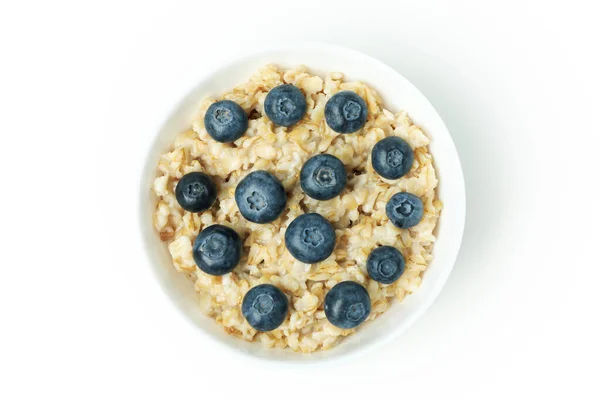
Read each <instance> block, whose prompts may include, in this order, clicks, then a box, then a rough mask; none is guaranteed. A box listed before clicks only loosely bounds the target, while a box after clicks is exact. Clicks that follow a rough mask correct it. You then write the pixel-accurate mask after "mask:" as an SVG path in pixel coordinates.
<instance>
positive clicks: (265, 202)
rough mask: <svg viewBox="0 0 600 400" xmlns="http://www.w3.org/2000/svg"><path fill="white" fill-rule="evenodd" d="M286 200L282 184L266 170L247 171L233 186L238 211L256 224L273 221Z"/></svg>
mask: <svg viewBox="0 0 600 400" xmlns="http://www.w3.org/2000/svg"><path fill="white" fill-rule="evenodd" d="M286 201H287V196H286V193H285V189H284V188H283V185H282V184H281V182H279V180H278V179H277V178H276V177H275V176H274V175H272V174H271V173H269V172H267V171H254V172H251V173H249V174H248V175H246V176H245V177H244V178H243V179H242V180H241V181H240V182H239V183H238V185H237V187H236V188H235V202H236V203H237V206H238V208H239V210H240V213H241V214H242V216H243V217H244V218H246V219H247V220H248V221H250V222H254V223H257V224H266V223H269V222H273V221H275V220H276V219H277V218H278V217H279V216H280V215H281V213H282V212H283V210H284V209H285V204H286Z"/></svg>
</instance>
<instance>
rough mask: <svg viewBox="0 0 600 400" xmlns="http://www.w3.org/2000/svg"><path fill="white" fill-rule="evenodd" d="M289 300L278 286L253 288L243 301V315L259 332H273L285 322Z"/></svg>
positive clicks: (263, 285) (267, 285)
mask: <svg viewBox="0 0 600 400" xmlns="http://www.w3.org/2000/svg"><path fill="white" fill-rule="evenodd" d="M287 312H288V299H287V297H285V294H283V292H282V291H281V290H280V289H279V288H277V287H276V286H273V285H269V284H262V285H258V286H255V287H253V288H252V289H250V290H249V291H248V293H246V295H245V296H244V300H243V301H242V314H244V318H246V321H248V323H249V324H250V326H252V327H253V328H254V329H256V330H257V331H263V332H266V331H272V330H273V329H275V328H277V327H278V326H279V325H281V324H282V322H283V321H284V320H285V317H286V316H287Z"/></svg>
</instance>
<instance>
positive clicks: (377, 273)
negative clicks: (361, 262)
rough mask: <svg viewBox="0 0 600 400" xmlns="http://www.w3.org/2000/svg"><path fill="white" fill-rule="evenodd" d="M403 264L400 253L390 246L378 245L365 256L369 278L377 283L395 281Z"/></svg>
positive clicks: (400, 272) (401, 271) (401, 270)
mask: <svg viewBox="0 0 600 400" xmlns="http://www.w3.org/2000/svg"><path fill="white" fill-rule="evenodd" d="M405 266H406V264H405V262H404V257H403V256H402V253H400V252H399V251H398V249H396V248H395V247H392V246H381V247H378V248H376V249H375V250H373V251H372V252H371V254H369V258H367V272H368V273H369V276H370V277H371V279H373V280H374V281H377V282H379V283H385V284H390V283H394V282H396V281H397V280H398V278H400V275H402V273H403V272H404V267H405Z"/></svg>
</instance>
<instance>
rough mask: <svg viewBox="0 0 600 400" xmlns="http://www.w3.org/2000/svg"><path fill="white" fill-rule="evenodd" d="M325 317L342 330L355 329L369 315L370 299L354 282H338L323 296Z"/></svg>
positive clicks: (362, 288)
mask: <svg viewBox="0 0 600 400" xmlns="http://www.w3.org/2000/svg"><path fill="white" fill-rule="evenodd" d="M324 308H325V316H326V317H327V319H328V320H329V322H331V323H332V324H333V325H335V326H337V327H338V328H342V329H351V328H356V327H357V326H358V325H360V324H361V323H363V322H364V320H365V319H367V317H368V316H369V314H370V313H371V298H370V297H369V293H368V292H367V290H366V289H365V288H364V287H362V286H361V285H359V284H358V283H356V282H352V281H345V282H340V283H338V284H337V285H335V286H334V287H332V288H331V290H330V291H329V292H328V293H327V295H326V296H325V306H324Z"/></svg>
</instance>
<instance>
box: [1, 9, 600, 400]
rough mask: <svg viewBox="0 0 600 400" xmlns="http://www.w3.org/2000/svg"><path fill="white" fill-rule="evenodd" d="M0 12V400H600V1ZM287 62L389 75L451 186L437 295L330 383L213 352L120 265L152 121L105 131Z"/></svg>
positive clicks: (133, 271)
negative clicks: (250, 63) (454, 158)
mask: <svg viewBox="0 0 600 400" xmlns="http://www.w3.org/2000/svg"><path fill="white" fill-rule="evenodd" d="M0 4H1V5H0V44H1V47H0V53H1V55H2V61H0V106H1V108H0V110H1V111H0V124H1V126H0V138H1V140H2V143H1V144H0V149H1V153H2V156H1V157H0V168H1V171H2V175H1V176H2V179H1V182H2V183H1V185H0V188H1V189H0V190H1V194H2V196H1V198H2V200H1V203H0V204H1V205H2V207H1V210H2V211H1V213H0V216H1V219H0V227H1V228H2V229H1V230H0V231H1V232H2V233H3V234H2V245H1V246H2V247H1V257H2V259H1V260H0V339H1V340H0V398H2V399H21V398H23V399H25V398H35V399H41V398H49V397H51V396H57V397H56V398H62V399H71V398H73V399H92V398H93V399H95V398H98V399H107V398H118V399H121V398H168V399H177V398H209V394H208V393H209V392H210V393H213V394H211V395H210V397H218V398H222V397H223V396H225V395H227V396H233V397H232V398H238V399H246V398H250V399H252V398H264V397H265V396H277V397H279V398H302V399H309V398H320V399H324V398H325V399H326V398H344V397H350V398H369V399H371V398H373V399H375V398H400V399H421V398H426V399H439V398H446V397H451V398H460V399H495V398H503V399H505V398H567V399H584V398H598V396H600V389H599V383H598V372H599V370H600V367H599V365H598V363H599V361H598V360H599V359H600V346H599V344H598V343H599V341H600V329H599V320H600V311H599V306H600V296H599V292H600V290H599V286H600V261H599V260H598V257H599V255H598V252H597V250H598V248H599V247H600V235H599V233H598V232H599V230H598V225H599V224H600V218H599V211H598V209H599V207H600V205H599V202H600V200H599V196H598V195H599V190H598V186H599V185H600V179H599V178H598V176H599V173H600V168H599V167H598V162H599V159H600V157H599V154H600V129H599V123H598V115H599V109H600V102H599V100H598V93H599V92H598V91H599V89H600V85H599V78H598V75H599V74H600V63H599V60H598V53H599V50H598V40H597V38H598V37H599V36H600V29H599V26H600V25H599V24H598V18H599V15H600V13H599V10H598V8H597V6H596V5H595V2H583V1H567V2H562V1H561V2H557V1H549V0H547V1H526V0H520V1H508V0H505V1H451V2H450V1H425V0H420V1H416V0H415V1H390V2H384V1H377V0H369V1H360V2H359V1H349V0H346V1H325V0H320V1H311V0H297V1H260V0H253V1H245V2H240V3H239V4H237V3H235V2H234V1H231V0H230V1H226V0H221V1H211V2H201V1H189V2H184V1H175V0H171V1H164V2H159V1H151V0H144V1H113V0H104V1H98V2H90V1H64V0H56V1H19V2H16V1H15V2H8V1H6V2H2V3H0ZM288 40H293V41H298V40H316V41H326V42H331V43H335V44H341V45H346V46H349V47H353V48H355V49H358V50H361V51H363V52H365V53H367V54H369V55H372V56H374V57H376V58H379V59H381V60H382V61H384V62H385V63H388V64H389V65H391V66H392V67H394V68H396V69H397V70H398V71H400V72H401V73H402V74H403V75H404V76H406V77H407V78H408V79H409V80H411V81H412V82H413V83H414V84H415V85H416V86H417V87H418V88H419V89H420V90H421V91H422V92H423V93H424V94H425V95H426V96H427V97H428V98H429V99H430V101H431V102H432V103H433V105H434V106H435V107H436V108H437V110H438V111H439V113H440V115H441V116H442V118H443V119H444V120H445V122H446V124H447V126H448V128H449V130H450V132H451V134H452V135H453V137H454V140H455V142H456V145H457V148H458V151H459V154H460V157H461V161H462V164H463V169H464V173H465V180H466V187H467V202H468V205H467V224H466V232H465V237H464V242H463V246H462V249H461V252H460V255H459V258H458V261H457V263H456V267H455V270H454V272H453V274H452V276H451V277H450V280H449V281H448V283H447V285H446V287H445V288H444V290H443V292H442V293H441V295H440V297H439V298H438V300H437V301H436V302H435V304H434V305H433V306H432V308H431V309H430V310H429V311H428V312H427V313H426V314H425V316H424V317H423V318H421V319H420V320H419V321H418V322H417V323H416V324H415V325H414V326H413V327H412V328H411V329H410V330H409V331H408V332H407V333H406V334H405V335H403V336H402V337H401V338H400V339H398V340H397V342H395V343H392V344H390V345H386V346H384V347H382V348H379V349H377V350H375V351H374V352H373V353H371V354H368V355H366V356H364V357H361V358H359V359H356V360H353V361H352V362H349V363H348V364H346V365H338V366H336V367H335V368H332V367H330V366H319V365H314V366H311V367H308V368H306V367H304V368H298V367H286V366H281V365H268V364H264V363H255V362H251V361H248V360H246V359H238V358H234V357H232V355H231V354H229V353H227V354H222V353H221V352H217V351H216V350H215V349H213V348H211V346H210V345H209V344H208V343H205V342H204V341H202V340H200V339H199V337H198V335H197V333H196V332H195V331H194V330H193V329H192V328H191V327H190V325H189V324H187V322H186V321H184V320H183V319H182V317H180V316H179V314H177V313H175V312H174V311H173V309H172V308H171V307H170V305H169V304H168V299H167V298H166V297H165V296H164V295H163V294H162V293H161V291H160V289H159V286H158V285H157V283H156V282H155V281H154V277H153V276H152V275H151V274H150V273H149V272H148V270H147V268H146V266H145V265H144V262H143V260H141V259H139V258H138V257H137V256H134V255H133V254H134V252H131V251H130V249H131V246H130V245H131V243H136V242H137V239H136V235H137V232H136V231H135V229H134V228H135V227H133V226H132V221H133V220H134V219H135V217H136V216H137V215H134V205H135V200H136V199H134V198H132V197H131V196H129V193H130V191H128V188H129V187H130V186H131V185H133V184H134V183H133V182H136V180H137V176H138V175H137V174H138V172H139V171H138V168H139V164H140V163H139V161H140V159H141V157H143V154H141V152H143V151H144V149H145V148H146V146H147V143H148V141H149V140H150V139H151V137H152V135H153V134H154V132H153V131H151V130H146V129H145V126H153V125H152V123H154V122H157V121H160V120H161V119H162V118H164V117H165V115H148V116H147V118H141V119H140V120H139V124H135V123H133V124H131V126H116V124H115V123H114V121H115V118H114V117H115V116H116V115H123V113H126V112H127V104H132V102H136V101H138V100H139V98H140V97H144V98H146V99H147V98H151V99H152V101H154V102H157V103H155V104H159V103H160V102H161V101H165V107H167V108H166V109H165V113H166V112H167V110H168V107H170V106H171V104H170V103H168V104H167V99H166V98H163V95H162V94H163V93H166V91H168V90H170V89H172V88H170V87H169V82H170V80H169V77H173V78H174V77H176V76H178V75H179V74H186V73H189V71H190V70H192V69H193V70H194V71H195V73H199V72H200V73H201V72H202V71H203V70H206V71H209V70H211V69H213V68H214V67H216V66H217V65H219V64H220V63H222V62H223V61H225V60H227V59H229V58H231V57H232V56H233V55H235V54H236V52H238V51H240V50H241V49H244V50H246V51H247V50H248V49H251V48H252V47H253V46H256V45H259V44H265V43H267V44H276V43H285V42H286V41H288ZM190 53H201V54H203V55H204V57H205V58H204V59H205V63H203V64H202V65H189V64H187V63H186V55H189V54H190ZM173 81H176V79H173ZM136 254H137V253H136Z"/></svg>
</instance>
